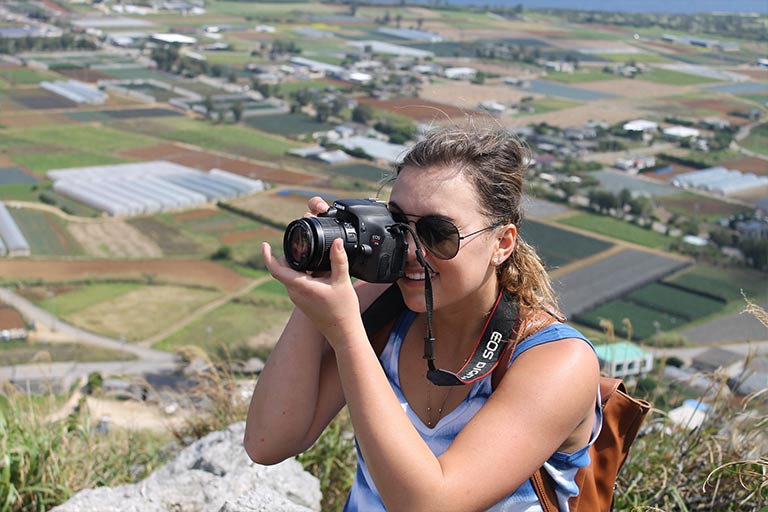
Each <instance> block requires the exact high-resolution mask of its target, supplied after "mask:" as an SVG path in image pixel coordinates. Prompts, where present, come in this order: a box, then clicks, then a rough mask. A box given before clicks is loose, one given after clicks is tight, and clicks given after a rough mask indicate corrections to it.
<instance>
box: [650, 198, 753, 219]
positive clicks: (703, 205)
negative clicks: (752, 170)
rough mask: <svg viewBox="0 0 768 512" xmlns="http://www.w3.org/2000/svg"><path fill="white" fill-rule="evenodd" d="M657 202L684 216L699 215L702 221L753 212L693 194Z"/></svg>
mask: <svg viewBox="0 0 768 512" xmlns="http://www.w3.org/2000/svg"><path fill="white" fill-rule="evenodd" d="M655 200H656V203H657V204H658V205H659V206H663V207H664V208H666V209H667V210H669V211H670V212H674V213H679V214H682V215H697V216H700V218H702V219H706V220H712V221H715V220H718V219H721V218H723V217H730V216H732V215H738V214H740V213H747V212H749V211H751V209H750V208H748V207H746V206H743V205H740V204H736V203H728V202H726V201H721V200H718V199H715V198H711V197H707V196H703V195H700V194H694V193H691V192H679V193H677V194H673V195H667V196H664V197H658V198H656V199H655Z"/></svg>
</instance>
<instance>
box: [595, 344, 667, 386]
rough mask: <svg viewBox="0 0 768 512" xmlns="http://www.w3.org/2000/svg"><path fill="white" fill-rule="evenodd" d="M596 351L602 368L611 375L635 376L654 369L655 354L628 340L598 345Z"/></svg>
mask: <svg viewBox="0 0 768 512" xmlns="http://www.w3.org/2000/svg"><path fill="white" fill-rule="evenodd" d="M595 352H596V353H597V358H598V360H599V361H600V369H601V370H602V371H603V372H604V373H605V374H607V375H608V376H610V377H614V378H621V379H623V378H626V377H634V376H639V375H642V374H644V373H648V372H649V371H651V370H652V369H653V355H652V354H651V353H650V352H647V351H645V350H643V349H642V348H640V347H639V346H637V345H635V344H634V343H630V342H628V341H621V342H617V343H610V344H607V345H596V346H595Z"/></svg>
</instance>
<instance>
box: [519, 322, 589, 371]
mask: <svg viewBox="0 0 768 512" xmlns="http://www.w3.org/2000/svg"><path fill="white" fill-rule="evenodd" d="M565 338H576V339H580V340H582V341H584V343H587V344H588V345H589V346H590V347H591V348H592V350H595V347H594V346H593V345H592V342H590V341H589V340H588V339H587V338H586V337H584V335H583V334H581V333H580V332H579V331H577V330H576V329H574V328H573V327H571V326H570V325H567V324H563V323H559V322H556V323H554V324H552V325H549V326H547V327H545V328H544V329H542V330H540V331H537V332H535V333H533V334H532V335H531V336H528V337H527V338H525V339H524V340H520V342H519V343H518V344H517V346H516V347H515V351H514V352H513V353H512V357H511V358H510V359H509V363H508V364H507V366H509V365H511V364H512V363H513V362H514V361H515V359H517V358H518V357H519V356H520V355H521V354H523V353H524V352H525V351H526V350H529V349H531V348H533V347H538V346H539V345H543V344H545V343H549V342H552V341H558V340H562V339H565Z"/></svg>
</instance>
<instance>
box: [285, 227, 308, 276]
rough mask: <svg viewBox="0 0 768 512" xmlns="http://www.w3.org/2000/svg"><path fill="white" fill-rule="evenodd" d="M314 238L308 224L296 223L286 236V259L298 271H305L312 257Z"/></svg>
mask: <svg viewBox="0 0 768 512" xmlns="http://www.w3.org/2000/svg"><path fill="white" fill-rule="evenodd" d="M313 242H314V237H313V236H312V231H311V230H310V229H309V226H308V225H307V223H304V222H297V223H295V224H294V225H293V226H292V227H291V228H290V230H289V231H288V233H287V234H286V236H285V244H284V245H285V257H286V259H287V260H288V261H289V262H290V264H291V266H292V267H294V268H296V269H297V270H305V269H306V268H307V266H308V265H309V260H310V256H311V255H312V247H313V245H314V244H313Z"/></svg>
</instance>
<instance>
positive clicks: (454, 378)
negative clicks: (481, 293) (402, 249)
mask: <svg viewBox="0 0 768 512" xmlns="http://www.w3.org/2000/svg"><path fill="white" fill-rule="evenodd" d="M398 227H399V228H400V229H402V230H405V231H408V232H410V233H411V237H412V238H413V241H414V243H415V245H416V259H417V260H418V262H419V264H420V265H421V266H422V267H424V302H425V303H426V308H427V335H426V336H425V337H424V359H426V360H427V379H429V381H430V382H432V384H435V385H436V386H462V385H464V384H471V383H473V382H475V381H477V380H480V379H482V378H483V377H485V376H486V375H488V374H490V373H492V372H493V370H494V369H495V368H496V366H498V364H499V359H500V358H501V355H502V354H503V353H504V348H505V347H506V345H507V343H509V341H510V340H513V339H514V338H515V336H516V332H517V329H518V323H519V316H518V307H517V298H516V297H515V296H513V295H512V294H511V293H509V292H508V291H507V290H502V291H501V292H500V293H499V296H498V297H497V298H496V302H495V304H494V305H493V309H492V310H491V314H490V315H489V316H488V320H487V321H486V323H485V327H484V328H483V333H482V334H481V335H480V338H479V339H478V340H477V343H475V348H474V350H473V351H472V355H471V356H469V358H467V362H466V363H464V366H463V367H462V368H461V370H459V371H458V372H455V373H454V372H452V371H449V370H443V369H439V368H437V367H435V337H434V335H433V333H432V316H433V315H432V312H433V297H432V278H431V275H430V274H431V273H432V272H434V270H433V269H432V267H431V266H430V265H429V262H428V261H427V259H426V258H425V257H424V250H423V249H422V247H421V242H420V241H419V237H418V235H417V234H416V233H415V232H414V231H413V228H412V227H411V226H410V225H408V224H404V223H403V224H399V225H398ZM404 308H405V302H404V301H403V296H402V294H401V293H400V289H399V288H398V287H397V285H393V286H391V287H390V288H389V289H388V290H387V291H386V292H384V294H382V295H381V296H380V297H379V298H378V299H377V300H376V301H374V303H373V304H372V305H371V306H370V307H369V308H368V309H367V310H366V311H365V312H364V313H363V325H365V330H366V333H367V334H368V339H374V336H375V334H376V333H377V332H378V331H379V330H380V329H381V328H382V327H384V326H385V325H387V324H388V323H389V322H390V321H391V320H392V319H393V317H395V316H396V315H399V314H400V312H401V311H402V310H403V309H404ZM372 320H373V321H372ZM381 350H383V347H382V348H381ZM381 350H379V351H378V352H379V353H380V352H381Z"/></svg>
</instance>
